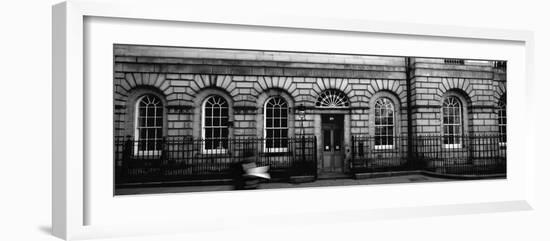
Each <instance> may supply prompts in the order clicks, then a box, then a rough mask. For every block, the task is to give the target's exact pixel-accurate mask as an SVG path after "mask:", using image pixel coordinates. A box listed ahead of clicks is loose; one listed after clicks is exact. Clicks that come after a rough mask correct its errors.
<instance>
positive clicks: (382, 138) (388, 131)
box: [374, 98, 395, 149]
mask: <svg viewBox="0 0 550 241" xmlns="http://www.w3.org/2000/svg"><path fill="white" fill-rule="evenodd" d="M394 116H395V113H394V107H393V103H392V102H391V100H390V99H388V98H380V99H378V100H377V101H376V103H375V105H374V147H375V149H391V148H393V136H394V124H395V117H394Z"/></svg>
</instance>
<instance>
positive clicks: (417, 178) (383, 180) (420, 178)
mask: <svg viewBox="0 0 550 241" xmlns="http://www.w3.org/2000/svg"><path fill="white" fill-rule="evenodd" d="M441 181H451V179H444V178H437V177H430V176H425V175H421V174H411V175H403V176H392V177H380V178H368V179H360V180H356V179H326V180H317V181H314V182H307V183H300V184H292V183H261V184H260V185H259V188H258V189H274V188H300V187H327V186H348V185H369V184H390V183H415V182H441ZM229 190H233V186H232V185H209V186H182V187H145V188H144V187H138V188H121V189H117V195H128V194H153V193H181V192H211V191H229Z"/></svg>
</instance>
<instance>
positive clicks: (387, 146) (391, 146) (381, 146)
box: [374, 145, 393, 150]
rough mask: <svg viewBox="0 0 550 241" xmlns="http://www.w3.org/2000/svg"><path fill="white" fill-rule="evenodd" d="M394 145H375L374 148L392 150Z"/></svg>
mask: <svg viewBox="0 0 550 241" xmlns="http://www.w3.org/2000/svg"><path fill="white" fill-rule="evenodd" d="M391 149H393V145H375V146H374V150H391Z"/></svg>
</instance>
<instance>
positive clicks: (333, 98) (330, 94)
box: [315, 90, 349, 108]
mask: <svg viewBox="0 0 550 241" xmlns="http://www.w3.org/2000/svg"><path fill="white" fill-rule="evenodd" d="M315 106H317V107H326V108H342V107H349V100H348V97H346V94H344V93H343V92H342V91H339V90H325V91H323V93H321V94H320V95H319V97H318V98H317V102H316V103H315Z"/></svg>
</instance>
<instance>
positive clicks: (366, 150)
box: [350, 134, 506, 176]
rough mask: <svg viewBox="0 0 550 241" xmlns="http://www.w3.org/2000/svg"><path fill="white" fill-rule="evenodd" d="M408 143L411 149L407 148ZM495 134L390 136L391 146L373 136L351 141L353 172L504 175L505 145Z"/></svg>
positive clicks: (356, 138) (355, 138) (360, 137)
mask: <svg viewBox="0 0 550 241" xmlns="http://www.w3.org/2000/svg"><path fill="white" fill-rule="evenodd" d="M408 140H410V141H411V142H412V143H411V148H410V149H409V148H408V146H407V145H408V143H407V142H408ZM501 141H502V138H501V136H500V135H496V134H475V135H468V136H461V137H458V138H456V137H453V138H448V137H445V136H442V135H418V136H413V137H412V138H410V139H408V138H407V137H405V136H402V137H393V139H392V142H391V143H393V144H392V145H380V144H379V143H377V140H376V138H375V137H370V136H359V137H357V136H355V137H353V140H352V161H351V162H350V164H351V170H352V171H353V172H383V171H403V170H425V171H430V172H435V173H439V174H448V175H460V176H482V175H492V174H498V175H501V174H506V143H503V142H501Z"/></svg>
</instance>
